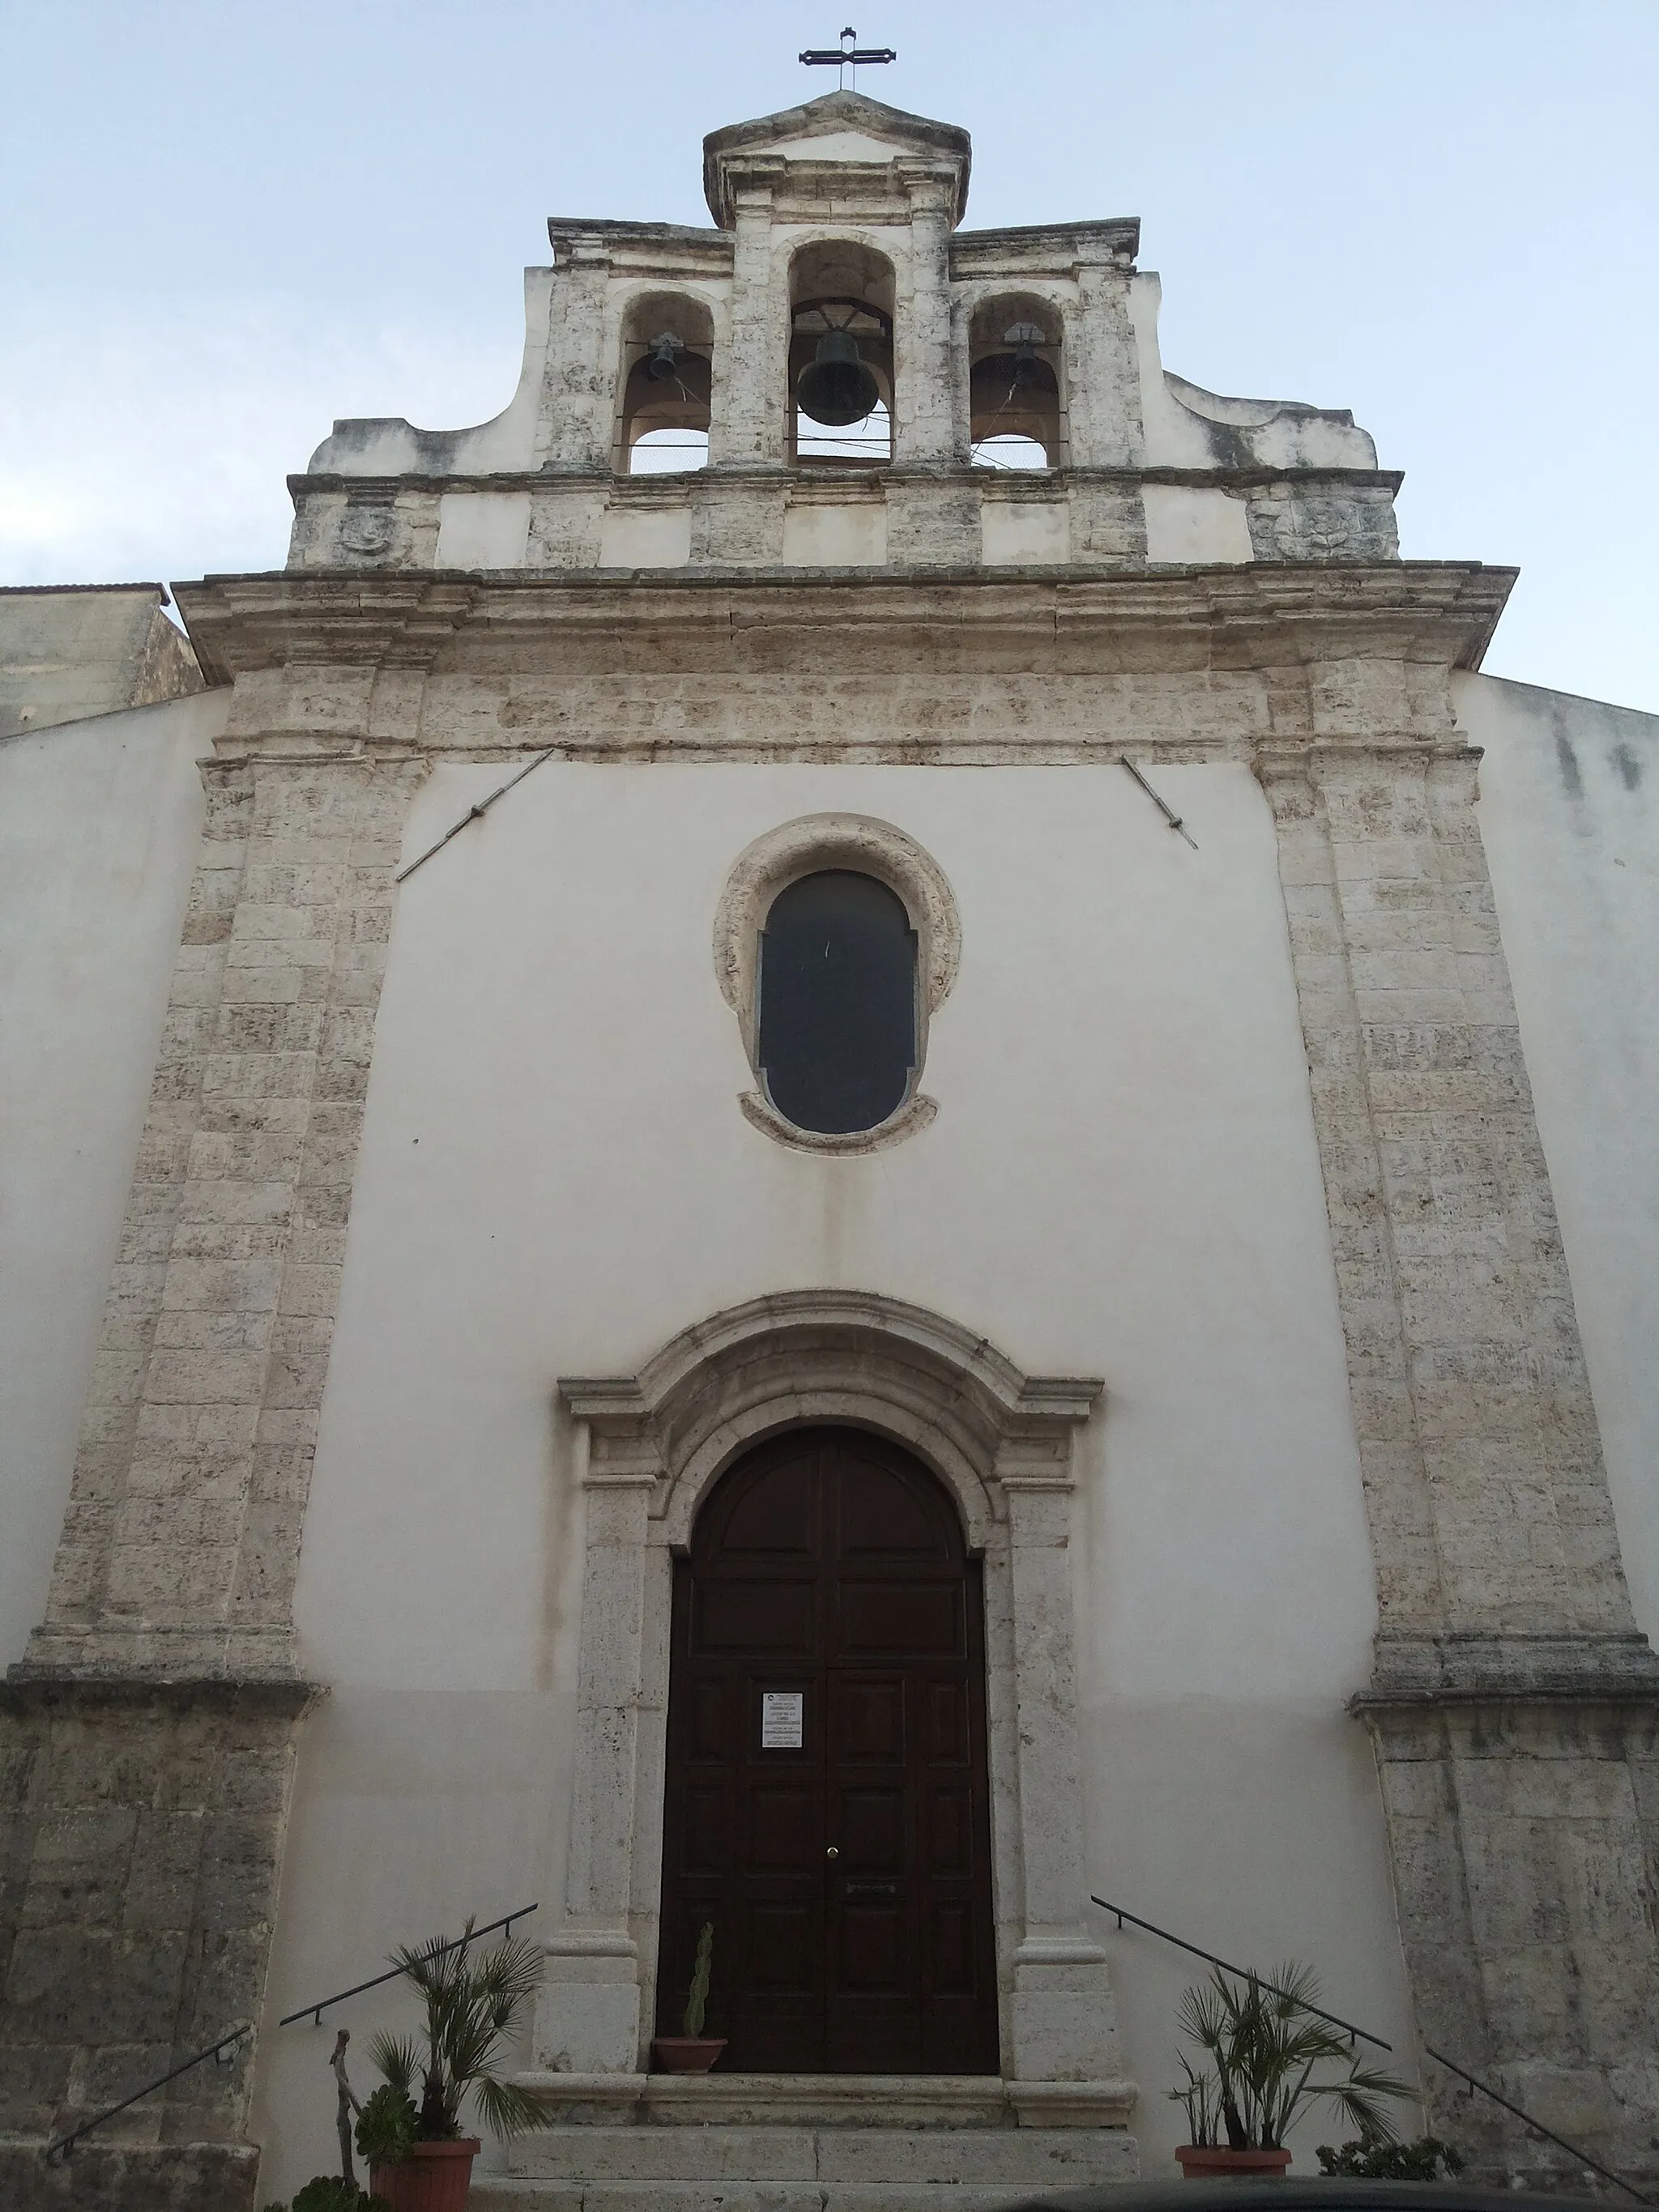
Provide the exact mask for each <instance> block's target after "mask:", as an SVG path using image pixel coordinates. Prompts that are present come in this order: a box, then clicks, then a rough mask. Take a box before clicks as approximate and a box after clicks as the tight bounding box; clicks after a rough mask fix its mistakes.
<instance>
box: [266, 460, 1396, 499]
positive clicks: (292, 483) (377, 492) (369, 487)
mask: <svg viewBox="0 0 1659 2212" xmlns="http://www.w3.org/2000/svg"><path fill="white" fill-rule="evenodd" d="M733 478H738V479H741V480H742V481H743V482H744V483H757V482H759V483H767V484H775V483H789V484H799V483H811V484H833V485H836V486H838V487H840V488H841V489H844V490H845V491H846V492H847V494H848V496H849V497H856V496H858V495H860V493H864V494H868V493H871V492H872V491H879V489H881V487H882V486H884V485H885V484H890V483H901V484H902V483H939V482H940V481H941V480H942V479H955V480H956V481H957V482H959V483H969V484H971V485H973V487H974V488H975V489H976V490H979V491H986V492H993V493H995V492H1001V491H1006V490H1007V489H1010V487H1011V486H1012V487H1016V488H1018V489H1021V490H1025V491H1029V492H1030V493H1032V494H1034V495H1040V494H1046V495H1048V497H1049V498H1051V499H1052V498H1056V497H1062V496H1063V495H1065V494H1066V492H1067V491H1068V490H1070V489H1072V488H1073V486H1078V487H1082V486H1089V485H1095V484H1105V485H1111V486H1114V487H1116V486H1124V487H1134V486H1137V485H1140V484H1179V485H1182V486H1187V487H1190V488H1191V489H1195V490H1206V489H1209V490H1220V491H1252V490H1255V489H1261V488H1265V487H1267V486H1268V485H1272V484H1279V483H1284V484H1299V485H1304V486H1306V487H1308V488H1309V489H1316V488H1321V487H1326V486H1329V487H1340V488H1342V489H1357V490H1376V491H1387V492H1391V493H1398V491H1399V489H1400V487H1401V484H1403V483H1405V481H1406V477H1405V471H1404V470H1402V469H1350V468H1284V469H1281V468H1248V469H1236V468H1207V469H1200V468H1176V467H1173V466H1163V465H1160V466H1158V467H1155V468H1145V469H1081V468H1069V469H1032V470H1030V471H1018V472H1016V471H1012V470H1008V471H998V470H994V469H984V468H973V467H963V466H960V465H957V464H954V463H952V464H951V465H946V466H941V467H939V468H927V469H919V468H905V467H902V466H897V467H891V468H883V469H872V470H870V471H864V472H859V473H856V474H855V473H854V471H851V470H848V469H831V468H822V469H815V468H811V467H810V466H802V465H797V464H795V463H793V462H782V461H780V462H777V463H775V464H772V465H762V466H759V467H757V466H754V465H743V464H734V463H730V462H723V463H721V464H720V465H718V466H717V467H714V468H707V469H687V470H686V471H684V472H683V473H675V472H670V471H665V472H664V473H663V474H662V475H660V476H641V477H621V476H618V475H617V473H616V472H615V471H614V470H611V469H558V470H552V469H519V470H508V469H501V470H495V471H491V472H489V474H487V475H482V476H479V475H472V476H465V475H461V476H422V475H420V474H418V473H411V474H405V475H397V476H380V477H376V476H346V475H342V474H339V473H337V472H333V471H320V472H319V473H316V474H307V473H303V472H301V473H296V474H295V475H292V476H290V477H289V478H288V488H289V493H290V494H291V495H292V496H293V497H294V498H295V499H296V500H298V499H301V498H303V497H305V496H307V495H308V494H316V493H327V492H345V493H348V494H349V495H350V496H351V497H352V499H353V500H355V501H359V502H361V503H362V505H364V506H374V505H375V504H376V503H377V502H380V501H386V500H392V499H396V498H397V496H398V494H399V493H400V492H426V493H434V492H436V493H443V492H514V491H530V492H535V491H542V492H545V491H548V490H559V491H568V490H571V489H580V490H589V491H603V492H604V493H605V495H606V496H607V497H608V498H611V499H613V500H615V499H622V500H627V499H629V498H632V497H648V498H657V499H659V498H661V497H662V496H663V495H665V494H678V495H679V496H680V497H681V498H684V499H686V500H690V499H691V498H693V497H695V495H696V491H697V489H698V488H699V487H700V486H701V485H704V484H707V483H710V482H715V483H719V482H729V481H731V480H732V479H733Z"/></svg>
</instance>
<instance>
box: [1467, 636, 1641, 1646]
mask: <svg viewBox="0 0 1659 2212" xmlns="http://www.w3.org/2000/svg"><path fill="white" fill-rule="evenodd" d="M1454 696H1455V699H1456V702H1457V708H1458V713H1459V715H1460V717H1461V719H1462V721H1463V723H1464V725H1465V726H1466V727H1467V728H1468V732H1469V736H1470V738H1471V740H1472V742H1473V743H1474V744H1477V745H1480V746H1483V747H1484V748H1485V751H1486V757H1485V758H1484V760H1483V761H1482V762H1481V763H1480V830H1481V836H1482V837H1483V839H1484V841H1485V842H1486V852H1487V855H1488V857H1489V860H1490V862H1491V866H1492V889H1493V891H1494V893H1495V894H1496V896H1497V902H1498V921H1499V923H1500V925H1501V926H1502V928H1503V933H1504V950H1505V951H1506V952H1507V953H1508V956H1509V964H1510V975H1511V977H1512V979H1513V981H1514V985H1515V1002H1516V1014H1517V1016H1518V1018H1519V1020H1520V1024H1521V1036H1522V1042H1523V1043H1524V1044H1525V1046H1526V1053H1527V1066H1528V1069H1529V1070H1530V1072H1531V1075H1532V1086H1533V1096H1534V1100H1535V1102H1536V1105H1537V1111H1538V1128H1539V1134H1540V1135H1541V1138H1542V1139H1543V1144H1544V1152H1545V1156H1546V1158H1547V1159H1548V1161H1549V1168H1550V1181H1551V1183H1552V1184H1553V1188H1554V1191H1555V1200H1556V1206H1557V1208H1558V1210H1559V1214H1560V1218H1561V1236H1562V1241H1563V1243H1565V1247H1566V1253H1567V1261H1568V1265H1569V1266H1570V1267H1571V1270H1572V1282H1573V1296H1574V1300H1575V1303H1576V1304H1577V1309H1578V1321H1579V1327H1580V1328H1581V1329H1582V1330H1583V1338H1584V1353H1585V1357H1586V1358H1587V1360H1588V1361H1589V1373H1590V1383H1591V1387H1592V1388H1593V1389H1594V1391H1595V1411H1596V1418H1597V1420H1598V1422H1599V1424H1600V1426H1601V1445H1602V1449H1603V1451H1604V1452H1605V1454H1606V1456H1607V1482H1608V1486H1609V1487H1610V1489H1611V1490H1612V1492H1613V1509H1614V1510H1615V1512H1616V1513H1617V1515H1618V1517H1619V1534H1620V1547H1621V1548H1622V1550H1623V1553H1624V1559H1625V1572H1626V1577H1628V1579H1629V1582H1630V1587H1631V1601H1632V1605H1633V1607H1634V1608H1635V1612H1636V1619H1637V1624H1638V1626H1639V1627H1641V1628H1642V1629H1644V1631H1645V1632H1646V1633H1647V1635H1648V1636H1649V1637H1650V1638H1659V1360H1656V1359H1655V1358H1654V1352H1653V1347H1654V1346H1655V1345H1656V1344H1659V1116H1656V1115H1655V1112H1654V1101H1655V1099H1656V1098H1659V1023H1656V1022H1655V1020H1654V1019H1653V1012H1654V1009H1655V1008H1656V1007H1659V716H1656V715H1653V714H1636V713H1633V712H1632V710H1630V709H1629V708H1621V707H1609V706H1604V705H1603V704H1602V703H1601V702H1600V701H1598V700H1593V699H1577V698H1574V697H1572V696H1571V695H1570V694H1568V693H1565V692H1561V691H1545V690H1537V689H1535V688H1534V686H1533V685H1531V684H1510V683H1506V682H1504V681H1502V680H1501V679H1499V678H1496V677H1491V676H1460V677H1458V678H1455V679H1454Z"/></svg>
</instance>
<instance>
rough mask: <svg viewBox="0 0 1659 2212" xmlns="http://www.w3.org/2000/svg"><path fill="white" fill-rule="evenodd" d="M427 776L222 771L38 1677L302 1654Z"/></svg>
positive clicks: (202, 1666) (267, 1670)
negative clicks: (317, 1501)
mask: <svg viewBox="0 0 1659 2212" xmlns="http://www.w3.org/2000/svg"><path fill="white" fill-rule="evenodd" d="M419 773H420V771H419V769H417V768H411V767H409V766H404V765H398V764H392V765H385V766H376V765H368V766H364V765H362V764H361V763H337V764H331V765H329V766H325V767H315V768H313V767H307V766H304V765H298V764H295V763H287V762H282V761H263V760H262V761H258V763H252V764H247V763H244V762H242V761H239V760H234V759H233V760H229V761H226V762H223V763H215V764H213V765H212V766H211V767H210V770H209V775H208V781H209V789H210V811H209V820H208V825H207V829H206V831H205V833H204V840H203V847H202V859H201V863H200V866H199V867H198V869H197V878H196V883H195V885H194V888H193V890H192V893H191V911H190V915H189V918H188V920H187V921H186V925H185V943H184V945H183V946H182V947H181V949H180V952H179V967H178V970H177V972H176V975H175V979H174V987H173V1005H172V1007H171V1009H170V1012H169V1016H168V1021H167V1033H166V1037H165V1040H164V1043H163V1047H162V1058H161V1062H160V1064H159V1065H158V1068H157V1076H156V1085H155V1094H154V1098H153V1103H152V1108H151V1112H150V1116H149V1122H148V1124H147V1126H146V1128H145V1132H144V1135H143V1140H142V1143H141V1147H140V1167H139V1178H138V1180H137V1182H135V1184H134V1187H133V1193H132V1197H131V1202H130V1205H129V1208H128V1215H127V1225H126V1229H125V1234H124V1238H123V1245H122V1257H121V1259H120V1261H119V1262H118V1266H117V1268H116V1272H115V1277H114V1279H113V1282H112V1286H111V1293H110V1301H109V1305H108V1309H107V1312H106V1323H105V1330H104V1340H103V1345H102V1347H101V1349H100V1356H99V1363H98V1368H97V1371H96V1374H95V1376H94V1386H93V1390H92V1393H91V1395H90V1398H89V1401H88V1407H87V1411H86V1414H85V1418H84V1421H83V1425H82V1449H81V1453H80V1456H79V1460H78V1462H77V1468H76V1483H75V1489H74V1492H73V1493H72V1496H71V1501H70V1510H69V1515H68V1517H67V1520H66V1522H65V1526H64V1539H63V1542H62V1544H61V1546H60V1548H59V1553H58V1562H57V1566H56V1570H55V1572H54V1577H53V1583H52V1595H51V1598H50V1600H49V1602H48V1607H47V1614H46V1622H45V1624H44V1626H42V1628H41V1629H40V1631H39V1632H38V1633H37V1635H36V1637H35V1639H34V1642H33V1646H32V1649H31V1653H30V1657H29V1660H28V1662H27V1671H30V1672H33V1673H36V1674H40V1673H53V1672H58V1673H61V1672H64V1671H65V1670H67V1669H73V1670H76V1671H80V1672H82V1673H84V1672H87V1671H94V1672H101V1673H106V1674H172V1673H178V1672H189V1673H197V1674H218V1673H224V1674H233V1675H240V1674H247V1673H250V1672H251V1673H254V1674H265V1675H273V1674H282V1673H284V1672H291V1669H292V1661H291V1639H292V1629H291V1625H290V1620H289V1600H290V1597H291V1593H292V1589H293V1577H294V1569H295V1560H296V1559H297V1555H298V1549H299V1539H300V1527H301V1519H302V1517H303V1513H304V1506H305V1492H306V1485H307V1468H308V1466H309V1455H310V1452H311V1449H312V1446H313V1438H314V1428H315V1421H316V1415H317V1409H318V1407H319V1404H320V1402H321V1396H322V1388H323V1381H324V1376H325V1372H326V1364H327V1345H328V1334H329V1329H330V1327H331V1319H332V1314H333V1310H334V1299H335V1296H336V1293H337V1285H338V1279H339V1259H340V1252H341V1245H340V1239H341V1237H342V1235H343V1229H344V1224H345V1218H346V1215H347V1213H348V1212H349V1203H350V1189H351V1176H352V1172H353V1164H354V1161H355V1158H356V1139H357V1131H358V1128H359V1126H360V1123H361V1118H362V1096H363V1091H364V1088H365V1085H366V1082H367V1075H368V1037H369V1033H370V1030H371V1028H372V1024H373V1016H374V1000H375V996H376V994H377V993H378V990H379V984H380V975H381V973H382V971H383V969H384V965H385V957H386V936H387V916H388V914H389V911H390V905H391V899H392V869H393V867H394V866H395V865H396V861H397V857H398V840H399V836H400V832H401V827H402V819H403V810H404V806H405V805H406V804H407V800H408V796H409V793H410V790H411V788H412V787H413V786H414V784H415V782H416V781H418V777H419Z"/></svg>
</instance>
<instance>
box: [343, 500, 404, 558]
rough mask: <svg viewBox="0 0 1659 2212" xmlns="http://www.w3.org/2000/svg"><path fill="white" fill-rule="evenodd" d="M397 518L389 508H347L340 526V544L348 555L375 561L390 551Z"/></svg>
mask: <svg viewBox="0 0 1659 2212" xmlns="http://www.w3.org/2000/svg"><path fill="white" fill-rule="evenodd" d="M396 529H397V516H396V515H395V513H393V511H392V508H391V507H347V509H346V511H345V514H344V517H343V520H342V521H341V524H340V543H341V544H342V545H343V547H344V549H345V550H346V551H347V552H348V553H356V554H360V555H361V556H362V557H363V559H365V560H376V559H378V558H379V557H380V556H381V555H382V554H384V553H389V552H390V551H391V550H392V536H393V534H394V532H395V531H396Z"/></svg>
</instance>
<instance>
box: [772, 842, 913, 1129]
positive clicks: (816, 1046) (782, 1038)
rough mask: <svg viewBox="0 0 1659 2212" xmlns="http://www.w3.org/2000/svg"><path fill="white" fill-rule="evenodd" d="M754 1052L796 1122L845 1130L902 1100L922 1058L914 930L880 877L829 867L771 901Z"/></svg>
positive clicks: (883, 1114)
mask: <svg viewBox="0 0 1659 2212" xmlns="http://www.w3.org/2000/svg"><path fill="white" fill-rule="evenodd" d="M759 969H760V974H759V986H760V987H759V1001H760V1004H759V1023H758V1036H757V1054H756V1058H757V1060H758V1062H759V1066H760V1072H761V1076H762V1079H763V1081H764V1083H765V1085H766V1088H767V1091H768V1094H769V1097H770V1098H771V1101H772V1103H773V1105H774V1106H775V1108H776V1109H777V1111H778V1112H779V1113H780V1114H781V1115H783V1116H784V1118H785V1120H786V1121H793V1123H794V1125H795V1127H797V1128H798V1129H811V1130H813V1131H815V1132H817V1133H818V1134H820V1135H823V1136H848V1135H851V1134H853V1133H855V1132H857V1131H858V1130H860V1129H873V1128H874V1127H876V1126H877V1124H878V1123H879V1122H882V1121H885V1120H886V1119H887V1117H888V1115H890V1114H892V1113H894V1112H895V1111H896V1109H898V1108H899V1107H900V1106H902V1104H903V1103H904V1098H905V1094H906V1092H907V1091H908V1090H909V1087H910V1079H911V1077H912V1075H913V1074H914V1073H915V1064H916V937H915V931H914V930H913V929H912V928H911V927H910V917H909V915H908V914H907V913H906V912H905V909H904V902H903V901H902V899H900V898H898V897H897V896H896V895H895V894H894V893H893V892H892V891H890V890H888V888H887V886H886V884H884V883H879V882H878V880H877V879H876V878H875V877H874V876H864V875H859V874H856V873H854V871H853V870H851V869H849V868H829V869H826V870H824V871H823V872H822V873H821V874H818V875H814V876H803V877H801V878H800V879H799V881H798V882H796V883H793V884H790V885H789V886H788V887H787V890H781V891H780V892H779V893H778V896H776V898H775V899H774V900H773V902H772V906H771V910H770V912H769V914H768V915H767V917H766V927H765V928H764V929H763V931H762V932H761V939H760V963H759Z"/></svg>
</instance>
